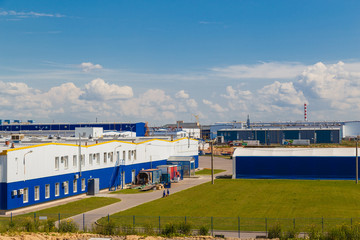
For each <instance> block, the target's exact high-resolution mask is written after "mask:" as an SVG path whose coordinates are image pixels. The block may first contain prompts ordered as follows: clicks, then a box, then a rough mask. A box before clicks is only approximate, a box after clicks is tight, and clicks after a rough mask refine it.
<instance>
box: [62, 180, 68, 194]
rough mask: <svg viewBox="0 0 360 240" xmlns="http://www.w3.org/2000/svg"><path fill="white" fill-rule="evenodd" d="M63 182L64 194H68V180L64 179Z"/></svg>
mask: <svg viewBox="0 0 360 240" xmlns="http://www.w3.org/2000/svg"><path fill="white" fill-rule="evenodd" d="M63 184H64V194H65V195H66V194H69V182H68V181H66V182H63Z"/></svg>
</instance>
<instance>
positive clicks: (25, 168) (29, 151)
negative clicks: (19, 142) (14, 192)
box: [23, 150, 33, 182]
mask: <svg viewBox="0 0 360 240" xmlns="http://www.w3.org/2000/svg"><path fill="white" fill-rule="evenodd" d="M32 152H33V151H32V150H30V151H28V152H27V153H25V154H24V159H23V164H24V182H25V180H26V178H25V174H26V166H25V157H26V155H28V154H29V153H32Z"/></svg>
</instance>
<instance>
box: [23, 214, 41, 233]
mask: <svg viewBox="0 0 360 240" xmlns="http://www.w3.org/2000/svg"><path fill="white" fill-rule="evenodd" d="M23 226H24V230H25V231H26V232H37V231H38V230H39V222H38V221H34V219H33V218H30V217H28V218H25V220H24V222H23Z"/></svg>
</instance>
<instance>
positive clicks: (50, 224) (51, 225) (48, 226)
mask: <svg viewBox="0 0 360 240" xmlns="http://www.w3.org/2000/svg"><path fill="white" fill-rule="evenodd" d="M43 225H44V226H43V227H44V229H43V230H44V232H52V231H54V230H55V221H54V220H51V219H48V220H46V222H44V224H43Z"/></svg>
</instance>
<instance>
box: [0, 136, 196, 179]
mask: <svg viewBox="0 0 360 240" xmlns="http://www.w3.org/2000/svg"><path fill="white" fill-rule="evenodd" d="M123 151H125V164H126V165H131V164H136V163H144V162H150V161H158V160H165V159H168V157H169V156H193V155H197V154H198V141H197V140H193V139H188V138H184V139H180V140H175V141H172V142H171V141H166V140H148V141H145V142H142V143H131V142H122V141H110V142H104V143H99V144H94V145H88V146H82V147H81V154H84V155H85V166H81V170H82V171H86V170H92V169H100V168H108V167H113V166H115V163H116V160H117V152H119V155H120V156H119V158H120V159H123ZM129 151H131V153H133V154H132V155H131V157H130V158H129V155H128V154H129ZM134 151H135V152H136V159H135V154H134V153H135V152H134ZM97 153H99V154H100V164H97V163H96V159H93V164H92V165H90V164H89V154H97ZM104 153H107V156H108V153H112V154H113V161H112V162H111V161H110V159H107V162H106V163H104ZM74 155H75V156H77V165H76V166H73V156H74ZM62 156H68V168H65V163H64V162H63V163H62V162H61V157H62ZM55 157H59V169H58V170H57V169H55ZM4 163H5V164H4ZM6 164H7V166H6ZM4 167H5V169H6V170H7V171H5V170H4V171H5V172H7V174H1V178H0V180H2V181H7V182H16V181H23V180H29V179H34V178H42V177H48V176H56V175H61V174H67V173H75V172H79V170H80V166H79V147H78V146H77V145H75V144H60V143H47V144H41V145H36V146H30V147H24V148H15V149H9V150H8V152H7V155H0V173H1V169H2V168H4Z"/></svg>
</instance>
